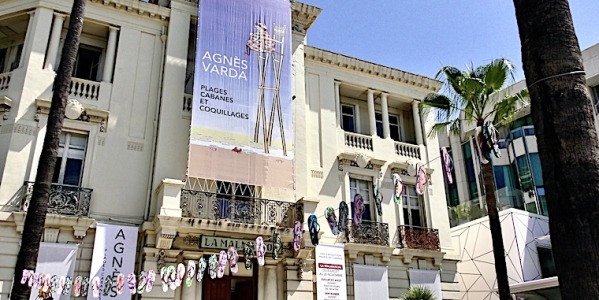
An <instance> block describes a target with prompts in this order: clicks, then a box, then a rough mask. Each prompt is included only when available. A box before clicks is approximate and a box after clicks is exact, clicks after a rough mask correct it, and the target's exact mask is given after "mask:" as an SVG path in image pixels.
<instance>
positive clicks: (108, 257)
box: [88, 223, 138, 300]
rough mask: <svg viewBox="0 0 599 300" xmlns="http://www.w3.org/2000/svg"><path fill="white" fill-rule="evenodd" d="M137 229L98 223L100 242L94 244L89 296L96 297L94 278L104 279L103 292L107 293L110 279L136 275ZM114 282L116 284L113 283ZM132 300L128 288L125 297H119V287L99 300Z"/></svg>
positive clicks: (101, 280) (101, 285) (97, 236)
mask: <svg viewBox="0 0 599 300" xmlns="http://www.w3.org/2000/svg"><path fill="white" fill-rule="evenodd" d="M137 232H138V228H137V227H131V226H120V225H111V224H101V223H98V225H97V227H96V239H95V240H94V252H93V256H92V265H91V272H90V275H89V278H90V284H89V290H88V295H89V296H91V295H93V289H94V288H98V287H94V284H93V278H94V277H98V278H99V279H100V282H99V287H100V291H103V289H104V284H105V282H106V280H107V278H108V276H110V279H112V278H117V276H118V275H119V274H124V275H125V277H126V276H127V274H129V273H131V272H133V271H134V267H135V254H136V253H137ZM113 282H114V280H113ZM102 298H105V299H123V300H124V299H131V294H130V293H129V287H128V286H127V285H125V287H124V291H123V293H122V294H121V295H117V291H116V284H113V285H112V288H111V290H110V292H109V293H108V295H104V293H103V292H100V297H99V299H102Z"/></svg>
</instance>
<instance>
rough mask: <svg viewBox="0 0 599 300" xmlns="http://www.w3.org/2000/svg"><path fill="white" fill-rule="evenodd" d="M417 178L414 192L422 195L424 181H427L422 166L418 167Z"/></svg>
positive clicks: (424, 187)
mask: <svg viewBox="0 0 599 300" xmlns="http://www.w3.org/2000/svg"><path fill="white" fill-rule="evenodd" d="M417 180H418V181H417V182H416V193H418V194H419V195H423V194H424V191H425V189H426V183H427V181H428V178H427V176H426V171H425V170H424V167H422V166H421V167H420V168H419V169H418V178H417Z"/></svg>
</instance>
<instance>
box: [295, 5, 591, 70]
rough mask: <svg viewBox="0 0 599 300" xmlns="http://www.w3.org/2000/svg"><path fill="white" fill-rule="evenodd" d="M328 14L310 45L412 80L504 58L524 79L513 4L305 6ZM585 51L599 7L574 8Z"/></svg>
mask: <svg viewBox="0 0 599 300" xmlns="http://www.w3.org/2000/svg"><path fill="white" fill-rule="evenodd" d="M302 2H304V3H307V4H310V5H314V6H317V7H320V8H322V9H323V11H322V13H321V14H320V16H319V17H318V19H317V20H316V22H315V23H314V24H313V25H312V28H311V29H310V31H309V32H308V44H309V45H312V46H315V47H318V48H323V49H326V50H330V51H334V52H337V53H342V54H345V55H349V56H353V57H356V58H360V59H363V60H367V61H371V62H375V63H379V64H382V65H386V66H389V67H393V68H398V69H401V70H404V71H408V72H411V73H416V74H420V75H426V76H429V77H433V76H435V74H436V73H437V71H438V70H439V69H440V68H441V66H442V65H452V66H455V67H459V68H462V69H464V68H465V67H466V65H467V64H469V63H471V62H472V63H473V64H474V65H475V66H477V65H481V64H484V63H487V62H489V61H490V60H491V59H494V58H499V57H505V58H508V59H510V60H511V61H512V62H513V63H514V65H515V67H516V80H519V79H523V78H524V75H523V71H522V61H521V56H520V39H519V36H518V27H517V24H516V17H515V13H514V5H513V2H512V1H511V0H450V1H447V0H445V1H442V0H371V1H364V0H303V1H302ZM570 9H571V11H572V16H573V19H574V26H575V30H576V33H577V36H578V40H579V42H580V46H581V49H584V48H587V47H589V46H592V45H594V44H596V43H599V1H598V0H571V1H570Z"/></svg>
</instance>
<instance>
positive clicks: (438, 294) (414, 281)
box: [408, 269, 443, 299]
mask: <svg viewBox="0 0 599 300" xmlns="http://www.w3.org/2000/svg"><path fill="white" fill-rule="evenodd" d="M408 273H409V275H410V286H424V287H427V288H429V289H430V290H431V292H433V295H434V296H435V299H443V291H442V288H441V274H440V273H439V270H417V269H409V270H408Z"/></svg>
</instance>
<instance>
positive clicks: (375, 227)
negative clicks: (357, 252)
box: [345, 219, 389, 246]
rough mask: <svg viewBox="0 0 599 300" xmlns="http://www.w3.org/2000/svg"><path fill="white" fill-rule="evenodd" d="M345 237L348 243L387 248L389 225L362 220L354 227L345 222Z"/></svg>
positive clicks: (350, 223)
mask: <svg viewBox="0 0 599 300" xmlns="http://www.w3.org/2000/svg"><path fill="white" fill-rule="evenodd" d="M345 236H346V237H347V242H348V243H356V244H373V245H380V246H389V224H387V223H378V222H371V221H366V220H363V221H362V224H360V225H356V224H354V222H353V221H352V220H351V219H350V220H348V221H347V227H346V232H345Z"/></svg>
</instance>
